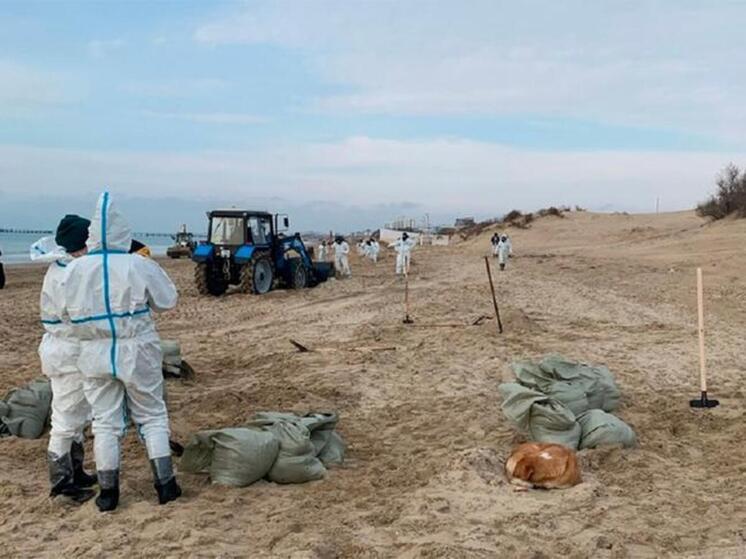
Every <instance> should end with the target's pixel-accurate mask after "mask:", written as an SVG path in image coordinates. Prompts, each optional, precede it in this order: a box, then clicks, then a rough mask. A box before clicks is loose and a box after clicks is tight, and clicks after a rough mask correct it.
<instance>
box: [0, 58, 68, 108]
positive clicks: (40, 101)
mask: <svg viewBox="0 0 746 559" xmlns="http://www.w3.org/2000/svg"><path fill="white" fill-rule="evenodd" d="M82 96H83V88H82V84H81V83H77V84H74V83H73V82H72V80H71V78H70V77H69V76H66V75H65V74H62V73H60V72H50V71H47V70H41V69H38V68H34V67H31V66H26V65H22V64H17V63H15V62H9V61H4V60H0V117H3V116H5V117H8V116H11V117H33V116H39V115H38V114H37V111H39V110H40V109H49V108H53V107H55V106H59V105H63V104H67V103H72V102H75V101H78V100H79V99H81V98H82Z"/></svg>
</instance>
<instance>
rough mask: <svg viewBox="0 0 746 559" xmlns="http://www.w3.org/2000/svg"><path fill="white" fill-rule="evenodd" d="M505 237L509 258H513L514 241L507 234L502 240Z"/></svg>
mask: <svg viewBox="0 0 746 559" xmlns="http://www.w3.org/2000/svg"><path fill="white" fill-rule="evenodd" d="M503 237H504V238H505V244H506V245H508V257H512V256H513V241H512V240H511V239H510V236H509V235H508V234H507V233H506V234H504V235H503V236H502V237H501V239H502V238H503Z"/></svg>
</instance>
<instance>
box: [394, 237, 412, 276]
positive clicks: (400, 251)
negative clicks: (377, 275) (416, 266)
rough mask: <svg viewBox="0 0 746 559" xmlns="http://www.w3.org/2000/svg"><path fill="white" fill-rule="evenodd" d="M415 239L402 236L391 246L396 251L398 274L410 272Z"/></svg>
mask: <svg viewBox="0 0 746 559" xmlns="http://www.w3.org/2000/svg"><path fill="white" fill-rule="evenodd" d="M413 246H414V241H413V240H412V239H410V238H407V239H405V238H404V237H400V238H399V239H397V240H396V241H394V242H393V243H391V244H390V245H389V247H393V248H394V250H395V251H396V275H401V274H408V273H409V262H410V260H411V257H412V247H413Z"/></svg>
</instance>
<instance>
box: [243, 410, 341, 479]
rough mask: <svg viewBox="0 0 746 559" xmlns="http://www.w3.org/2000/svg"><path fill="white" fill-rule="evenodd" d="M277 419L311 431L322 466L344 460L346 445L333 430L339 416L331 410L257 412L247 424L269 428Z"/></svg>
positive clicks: (337, 463)
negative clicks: (313, 411)
mask: <svg viewBox="0 0 746 559" xmlns="http://www.w3.org/2000/svg"><path fill="white" fill-rule="evenodd" d="M278 421H291V422H300V423H301V424H302V425H303V426H304V427H306V429H308V431H309V432H310V433H311V443H312V444H313V446H314V450H315V455H316V456H317V457H318V458H319V459H320V460H321V462H322V463H323V464H324V466H332V465H339V464H342V463H343V462H344V456H345V452H346V450H347V445H346V444H345V442H344V440H343V439H342V437H341V436H340V435H339V433H337V432H336V431H335V429H336V427H337V423H338V422H339V416H338V415H337V414H336V413H333V412H317V413H309V414H307V415H304V416H298V415H295V414H293V413H286V412H259V413H257V414H255V415H254V417H253V418H252V419H251V421H249V422H248V425H250V426H254V427H262V428H270V427H271V426H273V425H274V424H276V423H277V422H278Z"/></svg>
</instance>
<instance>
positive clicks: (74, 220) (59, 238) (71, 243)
mask: <svg viewBox="0 0 746 559" xmlns="http://www.w3.org/2000/svg"><path fill="white" fill-rule="evenodd" d="M90 225H91V222H90V221H89V220H87V219H86V218H84V217H80V216H79V215H72V214H68V215H66V216H65V217H63V218H62V221H60V224H59V225H58V226H57V234H56V235H55V237H54V240H55V241H56V242H57V244H58V245H60V246H61V247H62V248H64V249H65V250H66V251H67V252H69V253H71V252H78V251H79V250H82V249H83V248H84V247H85V242H86V241H87V240H88V227H89V226H90Z"/></svg>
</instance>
